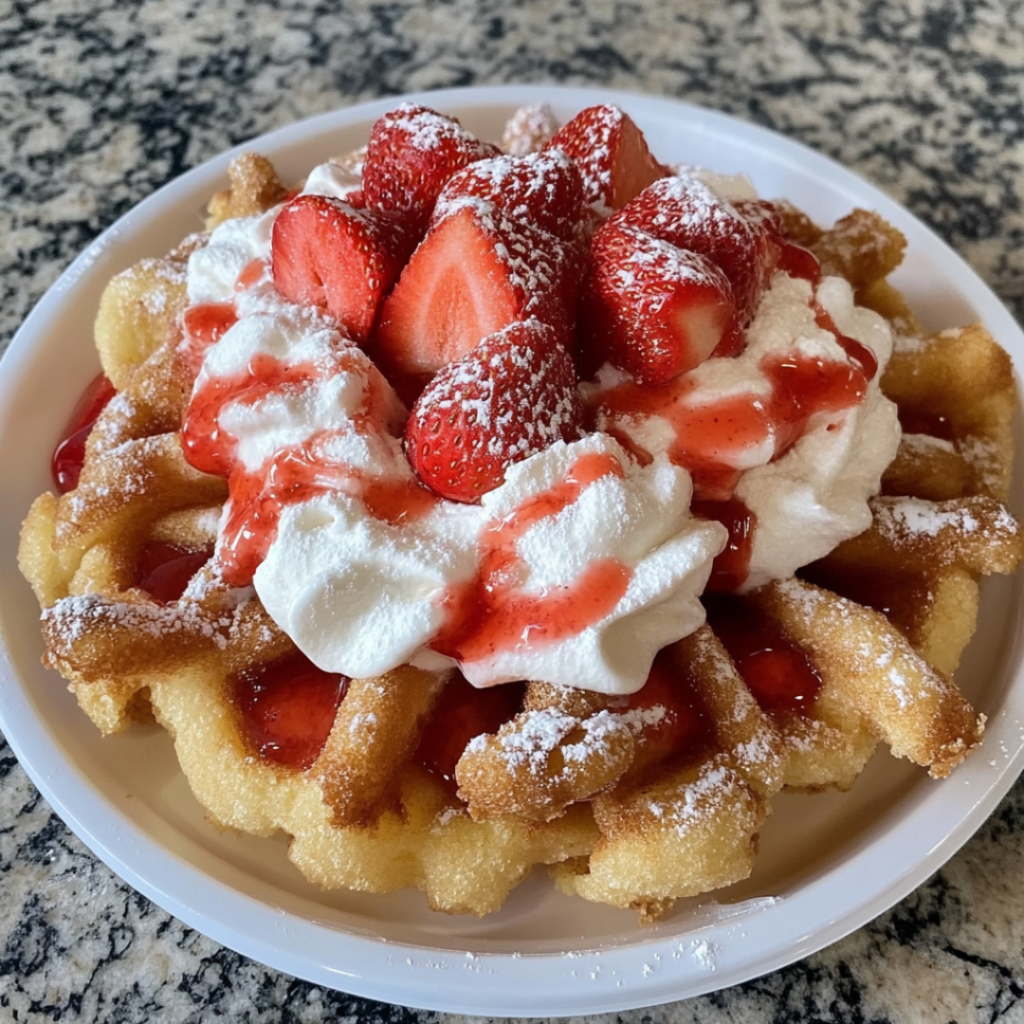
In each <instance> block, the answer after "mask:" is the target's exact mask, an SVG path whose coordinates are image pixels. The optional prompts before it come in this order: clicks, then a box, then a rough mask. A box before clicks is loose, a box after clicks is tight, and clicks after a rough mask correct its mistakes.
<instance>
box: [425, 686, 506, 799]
mask: <svg viewBox="0 0 1024 1024" xmlns="http://www.w3.org/2000/svg"><path fill="white" fill-rule="evenodd" d="M525 690H526V685H525V683H506V684H505V685H503V686H491V687H489V688H487V689H485V690H478V689H477V688H476V687H475V686H471V685H470V684H469V683H467V682H466V680H465V678H464V677H463V676H462V675H461V674H459V673H456V674H455V676H454V678H453V679H452V680H451V682H449V683H448V684H447V685H446V686H445V688H444V689H443V690H442V691H441V696H440V697H439V698H438V701H437V705H436V707H435V708H434V711H433V714H432V715H431V716H430V721H429V722H428V723H427V726H426V728H425V729H424V730H423V735H422V737H421V739H420V744H419V746H418V747H417V748H416V754H415V757H414V760H415V761H417V762H418V763H419V764H421V765H422V766H423V767H424V768H426V769H427V771H429V772H430V773H431V774H433V775H435V776H437V777H438V778H440V779H442V780H443V781H444V782H446V783H447V784H448V785H449V787H450V788H452V789H454V786H455V766H456V765H457V764H458V763H459V758H460V757H462V752H463V751H464V750H465V749H466V745H467V744H468V743H469V741H470V740H471V739H473V738H474V737H476V736H481V735H483V734H484V733H494V732H497V731H498V729H499V728H500V727H501V726H502V725H504V723H505V722H507V721H508V720H509V719H510V718H512V717H513V716H514V715H515V714H516V713H517V712H518V711H519V709H520V707H521V706H522V702H523V693H524V692H525Z"/></svg>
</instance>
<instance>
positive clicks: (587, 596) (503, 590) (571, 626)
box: [430, 454, 632, 663]
mask: <svg viewBox="0 0 1024 1024" xmlns="http://www.w3.org/2000/svg"><path fill="white" fill-rule="evenodd" d="M608 475H615V476H622V466H621V465H620V464H619V461H618V460H617V459H615V458H613V457H612V456H609V455H600V454H591V455H584V456H583V457H581V458H580V459H578V460H577V461H576V462H575V463H574V464H573V465H572V466H571V467H570V469H569V471H568V473H566V475H565V477H563V479H562V480H561V481H560V482H559V483H557V484H555V485H554V486H553V487H552V488H550V489H549V490H547V491H543V492H541V493H540V494H537V495H534V496H533V497H531V498H528V499H526V501H524V502H523V503H522V504H521V505H520V506H519V507H518V508H516V509H515V510H514V511H513V512H511V513H510V514H509V515H508V516H506V517H505V518H504V519H503V520H502V521H501V522H500V523H498V524H497V526H495V527H494V528H493V529H490V530H486V531H485V532H484V533H483V535H482V536H481V538H480V541H479V553H480V560H479V569H478V570H477V574H476V576H475V577H474V578H473V579H472V580H470V581H469V582H468V583H464V584H461V585H456V586H453V587H450V588H449V590H448V593H447V595H446V596H445V599H444V602H443V603H444V607H445V610H446V612H447V621H446V623H445V625H444V626H443V627H442V628H441V630H440V632H439V633H438V635H437V637H436V638H435V639H434V641H433V642H432V643H431V645H430V646H431V648H432V649H433V650H435V651H438V652H439V653H441V654H446V655H448V656H449V657H452V658H455V659H457V660H458V661H461V662H463V663H467V662H474V661H479V660H481V659H483V658H486V657H487V656H488V655H492V654H494V653H496V652H497V651H503V650H509V649H513V648H515V647H519V646H526V647H535V646H539V645H542V644H547V643H551V642H552V641H555V640H561V639H563V638H565V637H568V636H576V635H577V634H579V633H581V632H582V631H583V630H584V629H586V628H587V627H588V626H590V625H593V623H595V622H597V621H599V620H600V619H602V618H604V616H606V615H607V614H608V613H609V612H611V610H612V609H613V608H614V607H615V606H616V605H617V604H618V603H619V601H620V600H621V598H622V595H623V594H624V593H625V592H626V588H627V587H628V586H629V580H630V577H631V575H632V572H631V570H630V569H629V567H628V566H626V565H625V564H623V563H622V562H620V561H618V560H617V559H613V558H604V559H597V560H595V561H593V562H591V563H590V564H589V565H588V566H587V567H586V568H585V569H584V570H583V571H582V572H581V573H580V574H579V576H577V577H576V579H575V580H574V581H573V582H572V583H571V584H569V585H567V586H561V587H551V588H549V589H547V590H545V591H543V592H541V593H537V594H531V593H526V592H524V591H523V590H522V589H521V588H520V586H519V585H518V580H517V573H518V569H519V566H520V565H521V561H520V558H519V555H518V553H517V551H516V543H517V541H518V540H519V538H520V537H522V536H523V534H525V533H526V531H527V530H528V529H529V528H530V527H531V526H533V525H534V524H535V523H538V522H540V521H541V520H542V519H546V518H547V517H548V516H554V515H557V514H558V513H559V512H561V511H562V510H563V509H564V508H566V507H568V506H569V505H571V504H572V503H573V502H574V501H575V500H576V499H577V498H578V497H579V495H580V493H581V492H582V491H583V490H584V489H585V488H586V487H589V486H590V485H591V484H592V483H594V482H595V481H597V480H600V479H601V478H603V477H605V476H608Z"/></svg>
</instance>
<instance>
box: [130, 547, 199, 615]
mask: <svg viewBox="0 0 1024 1024" xmlns="http://www.w3.org/2000/svg"><path fill="white" fill-rule="evenodd" d="M212 556H213V551H212V549H211V550H206V551H189V550H188V549H186V548H180V547H178V546H177V545H174V544H165V543H164V542H162V541H151V542H150V543H148V544H145V545H143V547H142V550H141V551H140V552H139V556H138V560H137V561H136V563H135V586H137V587H138V588H139V589H140V590H145V591H146V593H147V594H149V595H150V597H152V598H153V599H154V600H156V601H159V602H160V603H161V604H171V603H173V602H174V601H177V600H178V598H180V597H181V595H182V594H184V593H185V588H186V587H187V586H188V583H189V580H191V579H192V577H193V576H195V574H196V573H197V572H199V570H200V569H202V567H203V566H204V565H206V563H207V562H208V561H209V560H210V558H211V557H212Z"/></svg>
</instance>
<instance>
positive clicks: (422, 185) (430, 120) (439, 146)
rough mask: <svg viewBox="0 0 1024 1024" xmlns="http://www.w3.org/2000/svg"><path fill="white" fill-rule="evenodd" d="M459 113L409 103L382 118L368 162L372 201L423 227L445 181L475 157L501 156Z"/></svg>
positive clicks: (419, 228)
mask: <svg viewBox="0 0 1024 1024" xmlns="http://www.w3.org/2000/svg"><path fill="white" fill-rule="evenodd" d="M498 152H499V151H498V149H497V147H495V146H492V145H491V144H490V143H488V142H481V141H480V140H479V139H478V138H477V137H476V136H475V135H473V134H472V133H471V132H468V131H466V129H465V128H463V127H462V125H461V124H459V122H458V121H457V120H455V118H453V117H446V116H445V115H444V114H439V113H438V112H437V111H436V110H431V109H430V108H429V107H422V106H417V105H415V104H412V103H403V104H402V105H401V106H399V107H397V108H396V109H395V110H392V111H391V112H390V113H388V114H385V115H384V116H383V117H381V118H379V119H378V120H377V122H376V123H375V124H374V126H373V129H372V130H371V132H370V141H369V144H368V145H367V150H366V161H365V163H364V165H363V194H364V195H365V197H366V203H367V205H368V206H370V207H372V208H374V209H377V210H383V211H385V212H388V213H396V214H400V215H402V216H403V218H405V219H406V220H407V221H408V222H409V225H410V227H411V228H412V229H414V230H417V231H422V230H423V228H424V227H425V226H426V223H427V219H428V218H429V217H430V213H431V211H432V210H433V208H434V202H435V200H436V199H437V197H438V194H439V193H440V191H441V189H442V188H443V187H444V184H445V182H446V181H447V180H448V179H449V178H450V177H451V176H452V174H454V173H455V171H458V170H460V169H461V168H463V167H465V166H466V165H467V164H470V163H472V162H473V161H474V160H482V159H484V158H485V157H490V156H497V155H498Z"/></svg>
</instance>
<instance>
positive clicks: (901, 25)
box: [0, 0, 1024, 1024]
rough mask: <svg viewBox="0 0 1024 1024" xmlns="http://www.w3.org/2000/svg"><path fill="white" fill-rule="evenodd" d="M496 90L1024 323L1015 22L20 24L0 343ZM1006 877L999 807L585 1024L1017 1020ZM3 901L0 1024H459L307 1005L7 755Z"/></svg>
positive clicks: (2, 15) (386, 7)
mask: <svg viewBox="0 0 1024 1024" xmlns="http://www.w3.org/2000/svg"><path fill="white" fill-rule="evenodd" d="M335 7H337V10H335ZM673 8H676V9H677V10H678V11H680V12H684V13H673V10H672V9H673ZM504 82H558V83H568V84H576V85H606V86H612V87H616V88H623V89H629V90H635V91H642V92H648V93H652V94H658V95H664V96H669V97H677V98H683V99H686V100H688V101H690V102H694V103H698V104H702V105H705V106H708V107H712V108H716V109H719V110H723V111H726V112H728V113H731V114H734V115H736V116H738V117H740V118H743V119H745V120H748V121H752V122H755V123H757V124H761V125H765V126H767V127H769V128H773V129H775V130H777V131H779V132H782V133H783V134H785V135H788V136H790V137H792V138H795V139H798V140H800V141H802V142H804V143H806V144H808V145H810V146H812V147H814V148H816V149H818V150H820V151H821V152H823V153H825V154H827V155H829V156H831V157H834V158H835V159H837V160H839V161H840V162H842V163H843V164H845V165H847V166H848V167H851V168H852V169H854V170H856V171H857V172H859V173H860V174H861V175H863V176H864V177H866V178H868V179H869V180H871V181H872V182H874V183H875V184H876V185H878V186H880V187H881V188H882V189H884V190H885V191H887V192H888V193H889V194H890V195H891V196H892V197H893V198H894V199H896V200H897V201H899V202H901V203H903V204H905V205H906V206H908V207H909V208H910V209H911V210H912V211H913V212H914V213H916V214H917V215H918V216H919V217H920V218H921V219H923V220H924V221H925V222H926V223H928V224H929V225H930V226H931V227H932V228H934V229H935V230H936V231H937V233H938V234H939V235H940V236H942V237H943V238H944V239H945V240H946V241H948V242H949V243H950V244H951V245H952V246H953V247H954V248H955V249H956V250H957V251H958V252H960V253H961V254H962V255H963V256H964V257H965V258H966V259H967V261H968V262H969V263H970V264H971V265H972V266H973V267H974V268H975V269H976V270H977V271H978V272H979V273H980V274H981V276H982V277H983V278H984V279H985V280H986V281H987V283H988V284H989V285H990V286H991V287H992V289H993V290H994V291H995V292H996V293H997V294H998V295H999V296H1000V297H1001V298H1002V300H1003V301H1004V302H1005V303H1006V304H1007V305H1008V306H1009V308H1010V309H1011V311H1012V312H1013V313H1014V314H1015V315H1016V316H1017V318H1018V319H1020V317H1021V315H1022V314H1024V245H1022V242H1024V204H1022V195H1024V175H1022V173H1021V171H1022V168H1021V163H1022V160H1024V113H1022V111H1024V2H1022V0H1013V2H1007V3H1000V2H997V0H981V2H972V3H964V2H953V0H949V2H944V3H937V4H926V3H923V2H919V0H899V2H883V0H834V2H830V3H827V4H814V3H806V2H802V0H748V2H737V3H729V4H722V3H719V2H713V0H696V2H692V3H688V4H676V5H673V4H667V3H664V2H656V0H631V2H615V3H612V2H609V0H591V2H587V3H584V2H583V0H571V2H563V0H551V2H549V3H546V4H540V3H532V2H527V0H511V2H502V3H499V2H497V0H448V2H437V0H428V2H421V3H413V2H407V0H393V2H387V3H378V2H374V3H370V2H361V0H343V2H342V3H340V4H338V5H327V4H317V5H313V4H306V3H303V2H301V0H291V2H290V0H261V2H256V3H246V2H244V0H219V2H217V3H212V4H211V3H209V2H204V3H200V2H198V0H181V2H174V3H172V2H148V3H143V2H142V0H131V2H125V0H119V2H117V3H115V2H114V0H94V2H93V3H90V4H88V5H83V4H79V3H75V2H73V0H40V2H36V3H32V4H28V3H16V4H15V3H12V4H8V5H6V7H5V8H4V9H3V10H2V11H0V154H2V155H3V161H2V166H0V272H2V276H0V296H2V301H0V344H6V343H7V342H8V341H9V340H10V337H11V336H12V334H13V333H14V331H15V330H16V328H17V326H18V324H19V323H20V322H21V320H22V319H23V318H24V317H25V315H26V314H27V313H28V312H29V310H30V309H31V308H32V306H33V304H34V303H35V302H36V301H37V300H38V299H39V298H40V296H41V295H42V294H43V292H44V291H45V290H46V288H47V287H48V286H49V285H50V284H52V283H53V281H54V280H55V279H56V278H57V276H58V275H59V273H60V272H61V271H62V269H63V268H64V267H65V266H66V265H67V264H68V263H69V262H70V261H71V259H72V258H73V257H74V256H75V255H76V254H77V253H78V252H79V251H81V250H82V248H83V247H84V246H85V245H86V244H87V243H88V242H89V241H90V240H91V239H92V238H93V237H95V236H96V235H97V234H98V233H99V232H100V231H101V230H103V229H104V228H105V227H106V226H107V225H109V224H110V223H112V222H113V221H114V220H115V219H116V218H117V217H118V216H120V215H121V214H123V213H124V212H125V211H126V210H128V209H130V208H131V207H132V206H133V205H134V204H136V203H137V202H138V201H139V200H141V199H142V198H144V197H145V196H146V195H147V194H148V193H150V192H151V191H152V190H153V189H154V188H156V187H157V186H159V185H161V184H163V183H164V182H166V181H168V180H170V179H171V178H173V177H175V176H176V175H178V174H180V173H182V172H183V171H185V170H187V169H188V168H190V167H193V166H195V165H196V164H199V163H201V162H202V161H204V160H205V159H207V158H208V157H211V156H213V155H214V154H216V153H218V152H220V151H222V150H223V149H225V148H227V147H228V146H230V145H233V144H235V143H237V142H240V141H242V140H244V139H246V138H249V137H251V136H253V135H256V134H259V133H261V132H264V131H267V130H269V129H271V128H274V127H277V126H280V125H284V124H286V123H288V122H291V121H293V120H295V119H298V118H301V117H305V116H307V115H310V114H313V113H317V112H320V111H326V110H330V109H332V108H335V107H338V106H342V105H348V104H352V103H355V102H357V101H360V100H365V99H370V98H374V97H378V96H384V95H388V94H395V93H400V92H405V91H409V90H416V89H425V88H435V87H446V86H456V85H470V84H482V83H504ZM0 372H2V366H0ZM5 573H6V576H5V579H6V581H7V585H11V586H19V585H21V583H20V580H15V579H13V576H14V570H13V568H12V566H10V565H7V566H6V567H5ZM1022 856H1024V785H1022V784H1021V783H1018V784H1017V785H1016V787H1015V788H1014V789H1013V790H1011V792H1010V793H1009V795H1008V796H1007V797H1006V798H1005V799H1004V800H1003V802H1002V804H1001V805H1000V806H999V808H998V809H997V811H996V812H995V813H994V814H993V816H992V817H991V819H990V820H989V821H988V822H987V823H986V824H985V825H984V826H983V827H982V828H981V830H980V831H979V832H978V834H977V835H975V836H974V838H972V839H971V840H970V841H969V842H968V843H967V845H966V846H965V847H964V848H963V849H962V851H961V852H960V853H958V854H957V855H956V856H955V857H954V858H953V859H952V860H951V861H950V862H949V863H948V864H947V865H946V866H945V867H944V868H943V869H942V870H941V871H940V872H939V873H938V874H936V875H935V876H934V877H932V878H930V879H929V880H928V881H927V882H925V883H924V884H923V885H922V886H921V887H920V888H919V889H917V891H915V892H913V893H912V894H911V895H909V896H908V897H906V898H905V899H904V900H903V901H902V902H901V903H900V904H898V905H897V906H896V907H895V908H894V909H892V910H891V911H889V912H888V913H885V914H883V915H882V916H881V917H880V918H878V919H877V920H876V921H874V922H872V923H871V924H869V925H867V926H865V927H864V928H862V929H860V930H859V931H857V932H856V933H854V934H853V935H851V936H849V937H848V938H846V939H844V940H842V941H840V942H838V943H836V944H835V945H833V946H831V947H829V948H827V949H825V950H823V951H822V952H820V953H817V954H815V955H813V956H810V957H808V958H807V959H805V960H803V961H801V962H799V963H796V964H794V965H793V966H790V967H787V968H784V969H782V970H779V971H776V972H775V973H773V974H769V975H768V976H766V977H764V978H761V979H759V980H755V981H750V982H748V983H746V984H743V985H740V986H738V987H735V988H732V989H729V990H727V991H724V992H720V993H718V994H715V995H709V996H704V997H701V998H697V999H694V1000H689V1001H686V1002H681V1003H677V1004H673V1005H669V1006H664V1007H660V1008H657V1009H654V1010H650V1011H633V1012H628V1013H623V1014H617V1015H609V1016H608V1018H607V1019H608V1020H609V1021H611V1020H621V1021H624V1022H627V1024H635V1022H640V1021H671V1022H680V1024H681V1022H686V1021H698V1020H699V1021H702V1022H717V1021H721V1022H725V1021H730V1022H735V1024H761V1022H768V1021H782V1020H807V1021H828V1022H833V1021H834V1022H839V1021H843V1022H846V1021H849V1022H869V1021H871V1022H875V1021H900V1022H903V1021H957V1022H958V1024H966V1022H968V1021H975V1020H978V1021H995V1020H1000V1021H1004V1020H1005V1021H1009V1020H1024V871H1022V866H1024V860H1022ZM0 893H2V901H0V1021H19V1022H31V1024H37V1022H42V1021H57V1020H60V1021H82V1022H89V1024H93V1022H100V1021H104V1022H109V1021H121V1022H135V1021H153V1020H159V1021H167V1022H171V1021H173V1022H179V1021H181V1022H184V1021H199V1020H209V1019H213V1018H224V1019H228V1020H237V1021H247V1022H252V1024H256V1022H261V1024H262V1022H270V1021H281V1020H287V1021H314V1020H332V1021H333V1020H341V1019H345V1020H352V1019H358V1020H370V1021H376V1020H381V1021H398V1020H416V1021H419V1020H432V1019H443V1020H454V1019H456V1018H455V1017H454V1016H452V1015H446V1014H432V1013H427V1012H417V1011H411V1010H407V1009H404V1008H402V1007H398V1006H388V1005H385V1004H381V1003H375V1002H372V1001H367V1000H363V999H359V998H355V997H352V996H349V995H345V994H342V993H337V992H330V991H325V990H324V989H322V988H320V987H317V986H314V985H311V984H308V983H306V982H303V981H299V980H296V979H294V978H292V977H289V976H286V975H283V974H281V973H278V972H276V971H273V970H268V969H266V968H264V967H262V966H261V965H259V964H257V963H254V962H252V961H250V960H248V959H246V958H245V957H242V956H240V955H238V954H236V953H233V952H231V951H230V950H228V949H226V948H223V947H220V946H218V945H217V943H215V942H213V941H211V940H209V939H207V938H205V937H203V936H202V935H200V934H198V933H197V932H195V931H193V930H191V929H190V928H188V927H186V926H184V925H183V924H181V923H180V922H178V921H177V920H175V919H174V918H172V917H170V916H169V915H168V914H166V913H164V912H163V911H162V910H160V909H159V908H157V907H156V906H154V905H153V904H152V903H150V902H149V901H148V900H146V899H145V898H144V897H142V896H140V895H138V894H137V893H136V892H134V891H133V890H132V889H131V888H129V887H128V886H126V885H125V884H124V883H122V882H121V881H120V880H119V879H118V878H116V877H115V876H114V875H113V874H112V873H111V872H110V871H109V870H108V869H107V868H106V867H105V866H104V865H103V864H102V863H100V862H98V861H97V860H96V859H95V858H94V857H93V856H92V855H91V854H90V853H89V852H88V851H87V850H86V848H85V847H84V846H83V845H82V843H81V842H79V841H78V840H77V839H76V838H75V837H74V836H73V835H72V834H71V833H70V832H69V831H68V829H67V828H66V827H65V826H64V825H63V823H62V822H61V821H60V819H59V818H58V817H57V816H56V815H55V814H54V813H53V812H52V811H51V810H50V808H49V807H48V806H47V805H46V803H45V802H44V801H43V799H42V798H41V797H40V796H39V795H38V793H37V792H36V790H35V789H34V787H33V786H32V784H31V783H30V782H29V781H28V779H27V777H26V775H25V773H24V772H23V770H22V769H21V768H20V766H19V765H18V763H17V760H16V759H15V757H14V756H13V754H12V752H11V749H10V748H9V747H8V746H7V745H6V743H3V742H2V741H0Z"/></svg>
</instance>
